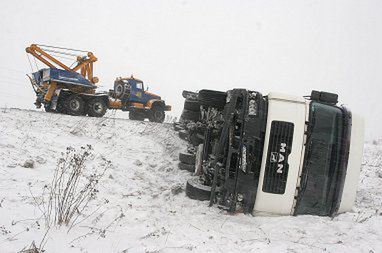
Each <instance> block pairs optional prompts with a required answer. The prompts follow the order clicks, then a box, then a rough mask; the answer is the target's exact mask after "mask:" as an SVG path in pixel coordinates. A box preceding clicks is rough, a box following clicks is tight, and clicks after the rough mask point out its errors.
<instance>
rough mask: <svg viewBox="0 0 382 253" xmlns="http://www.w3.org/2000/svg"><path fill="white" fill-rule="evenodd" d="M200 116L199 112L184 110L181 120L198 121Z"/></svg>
mask: <svg viewBox="0 0 382 253" xmlns="http://www.w3.org/2000/svg"><path fill="white" fill-rule="evenodd" d="M200 116H201V115H200V111H197V112H194V111H190V110H186V109H184V110H183V112H182V116H181V117H182V119H183V120H191V121H198V120H199V119H200Z"/></svg>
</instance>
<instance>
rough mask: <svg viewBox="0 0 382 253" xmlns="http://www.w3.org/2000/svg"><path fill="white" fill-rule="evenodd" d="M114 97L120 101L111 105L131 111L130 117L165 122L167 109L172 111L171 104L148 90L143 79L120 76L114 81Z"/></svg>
mask: <svg viewBox="0 0 382 253" xmlns="http://www.w3.org/2000/svg"><path fill="white" fill-rule="evenodd" d="M111 96H112V97H114V98H115V99H117V100H118V101H117V102H115V101H112V103H111V105H112V107H115V108H121V109H122V111H129V118H130V119H133V120H144V119H145V118H148V119H149V120H150V121H154V122H163V121H164V117H165V111H170V110H171V106H169V105H166V104H165V101H163V100H162V98H161V97H160V96H158V95H156V94H153V93H150V92H148V88H147V87H146V88H145V85H144V83H143V81H142V80H139V79H137V78H134V77H133V76H131V77H128V78H122V77H118V78H117V79H116V80H115V82H114V90H112V94H111Z"/></svg>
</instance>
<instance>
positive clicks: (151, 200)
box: [0, 109, 382, 253]
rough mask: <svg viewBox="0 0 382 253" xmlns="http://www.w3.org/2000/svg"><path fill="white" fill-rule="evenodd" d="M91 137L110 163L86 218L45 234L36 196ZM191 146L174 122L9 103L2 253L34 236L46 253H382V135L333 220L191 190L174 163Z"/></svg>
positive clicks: (3, 143) (1, 176) (2, 118)
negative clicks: (268, 213) (247, 207)
mask: <svg viewBox="0 0 382 253" xmlns="http://www.w3.org/2000/svg"><path fill="white" fill-rule="evenodd" d="M88 144H89V145H92V147H93V149H94V150H93V154H94V156H93V157H92V159H91V160H89V161H88V163H87V166H88V168H89V170H90V169H93V170H94V169H102V168H104V166H105V165H104V163H105V160H110V161H111V162H112V165H111V167H110V168H109V169H108V170H107V172H106V174H105V176H104V177H103V179H102V180H101V182H100V184H99V187H98V190H99V192H98V195H97V197H96V198H95V199H94V200H92V201H91V202H90V204H89V206H88V208H87V209H86V210H85V212H84V214H82V217H83V218H86V217H88V218H87V219H85V220H84V221H83V222H81V223H80V224H78V225H77V226H75V227H74V228H73V229H71V230H70V231H69V232H68V229H67V227H65V226H62V227H58V228H57V227H56V228H51V229H50V230H49V231H48V232H47V231H46V228H45V225H44V219H43V216H42V212H41V210H40V209H41V206H39V205H38V204H36V203H39V200H41V196H42V194H43V192H44V186H45V185H49V184H50V183H51V179H52V176H53V172H54V170H55V168H56V164H57V161H58V159H59V158H60V157H61V153H62V152H65V151H66V148H67V147H69V146H71V147H74V148H77V149H79V148H80V147H81V146H86V145H88ZM186 145H187V144H186V143H185V142H183V141H182V140H180V139H179V138H178V137H177V135H176V133H175V132H174V131H173V130H172V129H171V126H170V125H168V124H155V123H150V122H135V121H129V120H126V119H118V118H114V117H113V115H111V114H109V116H108V117H105V118H100V119H98V118H89V117H72V116H66V115H58V114H51V113H43V112H36V111H27V110H19V109H11V110H5V111H4V110H2V111H1V112H0V157H1V159H0V253H8V252H18V251H20V250H22V249H23V248H25V247H28V246H29V245H31V243H32V242H33V241H34V242H35V244H36V245H37V246H39V245H40V243H41V242H43V243H42V245H43V246H44V249H45V250H46V252H48V253H52V252H65V253H66V252H92V253H93V252H367V253H372V252H374V253H377V252H382V168H381V165H382V143H380V144H378V145H377V144H376V143H374V144H372V143H370V144H366V145H365V153H364V161H363V163H364V165H363V167H362V173H361V183H360V187H359V191H358V195H357V200H356V204H355V208H354V211H353V212H351V213H346V214H342V215H339V216H338V217H335V218H333V219H331V218H328V217H315V216H298V217H252V216H250V215H243V214H237V215H228V214H226V213H225V212H224V211H221V210H219V209H218V208H217V207H208V206H207V203H206V202H199V201H195V200H191V199H189V198H187V197H186V195H185V193H184V188H185V183H186V180H187V179H188V178H190V177H192V175H190V174H189V173H188V172H185V171H180V170H178V168H177V163H178V161H177V156H178V153H179V151H182V150H185V149H186ZM28 160H32V161H33V163H34V164H33V168H27V167H28V164H25V162H26V161H28ZM29 162H31V161H29ZM23 166H24V167H23ZM29 167H30V166H29ZM89 215H90V216H89ZM44 236H45V239H44V240H43V238H44Z"/></svg>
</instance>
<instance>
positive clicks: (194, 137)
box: [189, 132, 204, 146]
mask: <svg viewBox="0 0 382 253" xmlns="http://www.w3.org/2000/svg"><path fill="white" fill-rule="evenodd" d="M189 139H190V142H191V144H192V145H194V146H199V144H202V143H203V142H204V137H203V136H199V134H197V133H195V132H194V133H191V134H190V138H189Z"/></svg>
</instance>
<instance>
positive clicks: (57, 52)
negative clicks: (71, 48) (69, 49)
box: [44, 49, 78, 57]
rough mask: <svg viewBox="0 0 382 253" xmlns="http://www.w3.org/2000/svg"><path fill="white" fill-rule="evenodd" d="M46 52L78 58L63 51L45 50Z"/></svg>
mask: <svg viewBox="0 0 382 253" xmlns="http://www.w3.org/2000/svg"><path fill="white" fill-rule="evenodd" d="M44 51H46V52H51V53H56V54H64V55H69V56H75V57H77V56H78V55H76V54H71V53H66V52H61V51H56V50H50V49H44Z"/></svg>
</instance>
